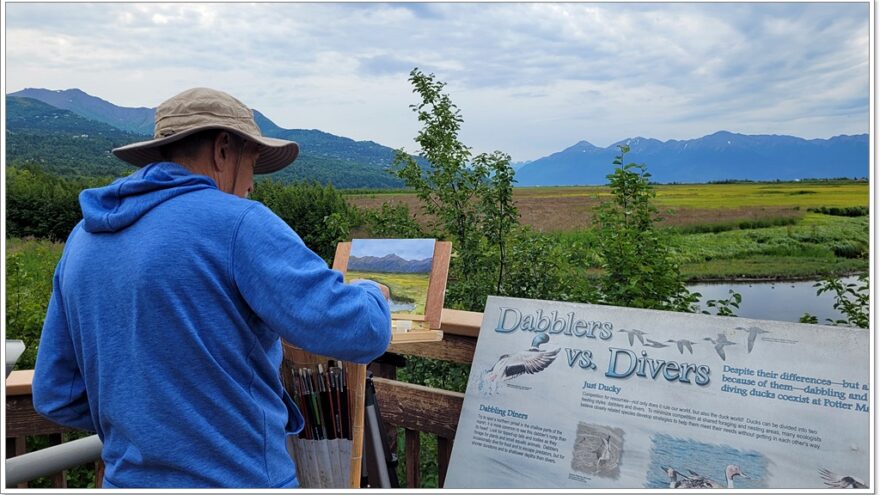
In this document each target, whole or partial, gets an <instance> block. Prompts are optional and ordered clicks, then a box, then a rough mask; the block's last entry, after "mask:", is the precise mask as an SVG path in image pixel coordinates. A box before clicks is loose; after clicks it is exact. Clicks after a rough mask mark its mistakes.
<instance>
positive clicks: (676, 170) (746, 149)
mask: <svg viewBox="0 0 880 495" xmlns="http://www.w3.org/2000/svg"><path fill="white" fill-rule="evenodd" d="M621 145H627V146H629V149H630V151H629V153H628V154H627V155H626V156H625V157H624V163H625V164H626V163H631V162H634V163H644V164H647V166H648V167H647V168H648V172H650V173H651V180H652V181H655V182H660V183H669V182H711V181H723V180H754V181H766V180H777V179H778V180H797V179H808V178H836V177H848V178H862V177H868V135H867V134H859V135H855V136H847V135H843V136H836V137H833V138H830V139H810V140H807V139H802V138H798V137H793V136H776V135H746V134H736V133H732V132H727V131H719V132H716V133H714V134H710V135H708V136H704V137H701V138H698V139H689V140H683V141H678V140H669V141H659V140H657V139H650V138H643V137H635V138H630V139H625V140H623V141H619V142H617V143H614V144H612V145H610V146H608V147H605V148H600V147H597V146H593V145H592V144H590V143H589V142H587V141H580V142H579V143H577V144H575V145H573V146H571V147H569V148H566V149H564V150H562V151H560V152H558V153H553V154H552V155H550V156H546V157H544V158H541V159H538V160H535V161H533V162H530V163H528V164H526V165H524V166H523V167H521V168H520V169H519V170H518V171H517V173H516V179H517V185H519V186H559V185H580V184H605V183H606V182H607V180H606V176H607V175H608V174H610V173H612V172H613V171H614V165H612V163H613V161H614V157H615V156H616V155H619V154H620V150H619V148H618V146H621Z"/></svg>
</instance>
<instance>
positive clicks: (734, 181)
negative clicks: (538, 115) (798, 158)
mask: <svg viewBox="0 0 880 495" xmlns="http://www.w3.org/2000/svg"><path fill="white" fill-rule="evenodd" d="M826 182H847V183H849V182H868V178H867V177H833V178H825V179H822V178H812V179H799V180H781V179H776V180H750V179H725V180H710V181H709V182H707V184H782V183H786V184H794V183H809V184H813V183H826ZM669 184H677V182H670V183H669Z"/></svg>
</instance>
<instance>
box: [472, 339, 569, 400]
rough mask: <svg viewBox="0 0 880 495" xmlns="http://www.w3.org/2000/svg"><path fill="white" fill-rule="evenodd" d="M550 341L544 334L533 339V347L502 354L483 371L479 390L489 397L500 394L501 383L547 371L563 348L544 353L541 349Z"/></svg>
mask: <svg viewBox="0 0 880 495" xmlns="http://www.w3.org/2000/svg"><path fill="white" fill-rule="evenodd" d="M549 341H550V337H549V336H547V334H545V333H542V334H538V335H536V336H535V338H534V339H532V346H531V347H530V348H528V349H527V350H524V351H520V352H517V353H515V354H502V355H501V356H500V357H499V358H498V360H497V361H495V364H494V365H492V367H491V368H489V369H487V370H485V371H483V373H482V375H481V376H480V382H479V389H480V390H481V391H485V393H486V394H487V395H491V394H493V393H496V392H498V387H499V386H500V385H501V383H503V382H506V381H509V380H512V379H514V378H516V377H518V376H520V375H522V374H524V373H528V374H534V373H538V372H540V371H543V370H545V369H546V368H547V367H548V366H550V364H551V363H553V361H554V360H556V355H557V354H559V351H560V350H561V348H558V347H557V348H556V349H554V350H552V351H542V350H541V349H539V347H540V346H541V345H542V344H545V343H547V342H549Z"/></svg>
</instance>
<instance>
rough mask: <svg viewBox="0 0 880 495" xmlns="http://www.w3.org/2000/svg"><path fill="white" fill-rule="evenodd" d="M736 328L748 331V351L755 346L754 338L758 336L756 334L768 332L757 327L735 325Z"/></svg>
mask: <svg viewBox="0 0 880 495" xmlns="http://www.w3.org/2000/svg"><path fill="white" fill-rule="evenodd" d="M736 329H737V330H742V331H743V332H748V333H749V352H752V348H753V347H755V339H757V338H758V335H760V334H762V333H770V332H769V331H767V330H764V329H762V328H758V327H749V328H744V327H736Z"/></svg>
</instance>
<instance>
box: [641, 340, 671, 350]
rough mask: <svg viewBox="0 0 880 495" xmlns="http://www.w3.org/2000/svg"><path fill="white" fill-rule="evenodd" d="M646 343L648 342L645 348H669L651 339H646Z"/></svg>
mask: <svg viewBox="0 0 880 495" xmlns="http://www.w3.org/2000/svg"><path fill="white" fill-rule="evenodd" d="M645 341H647V344H645V347H654V348H656V349H659V348H661V347H669V346H668V345H666V344H663V343H660V342H657V341H656V340H651V339H648V338H646V339H645Z"/></svg>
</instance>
